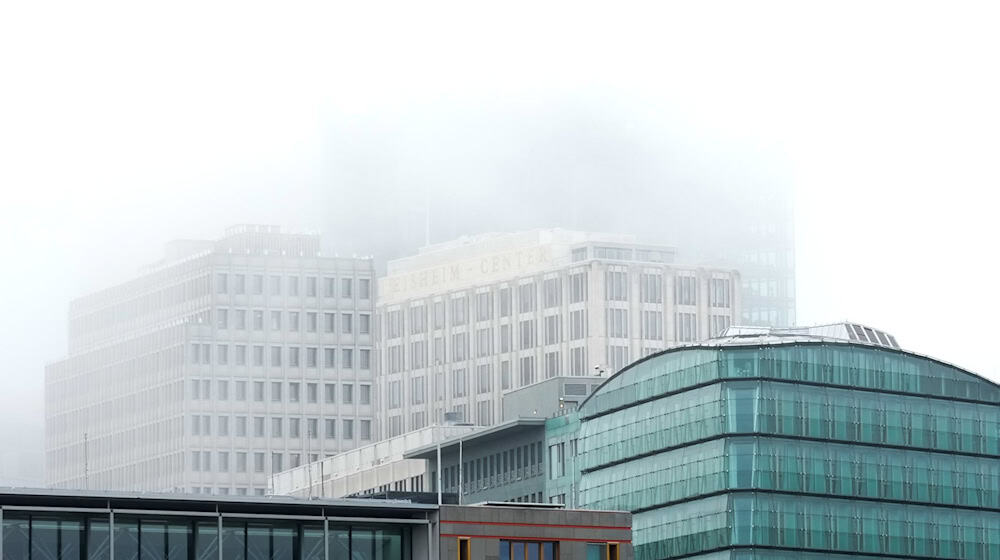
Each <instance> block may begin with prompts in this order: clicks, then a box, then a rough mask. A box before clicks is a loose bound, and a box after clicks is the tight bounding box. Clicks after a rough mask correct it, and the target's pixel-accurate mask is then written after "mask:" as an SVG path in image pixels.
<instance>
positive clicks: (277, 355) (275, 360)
mask: <svg viewBox="0 0 1000 560" xmlns="http://www.w3.org/2000/svg"><path fill="white" fill-rule="evenodd" d="M271 367H281V346H272V347H271Z"/></svg>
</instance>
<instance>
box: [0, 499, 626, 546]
mask: <svg viewBox="0 0 1000 560" xmlns="http://www.w3.org/2000/svg"><path fill="white" fill-rule="evenodd" d="M424 497H425V498H426V497H429V496H424ZM630 518H631V516H630V515H629V514H628V513H625V512H583V511H569V510H564V509H548V508H539V507H509V506H489V505H484V506H469V507H458V506H438V505H436V504H431V503H426V502H423V503H421V502H418V501H410V502H402V501H392V502H387V501H384V500H308V501H307V500H297V499H293V498H269V499H267V500H266V501H263V500H258V499H254V498H252V497H244V498H238V497H218V496H205V497H200V496H191V495H187V496H180V495H177V494H171V495H143V494H138V495H137V494H114V493H68V492H65V491H62V492H59V491H56V492H51V491H20V492H18V491H8V492H3V493H0V527H2V530H0V558H2V559H3V560H25V559H49V558H51V559H58V560H138V559H140V558H141V559H143V560H217V559H220V558H225V559H226V560H257V559H265V558H266V559H270V560H326V559H328V558H329V559H333V558H350V559H352V560H429V559H431V558H434V559H438V560H453V559H458V560H488V559H492V560H498V559H503V560H559V559H560V558H563V559H566V560H570V559H578V558H580V559H582V558H587V559H588V560H591V559H593V560H631V559H632V549H631V544H630V543H631V530H630V525H631V523H630Z"/></svg>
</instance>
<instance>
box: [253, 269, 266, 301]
mask: <svg viewBox="0 0 1000 560" xmlns="http://www.w3.org/2000/svg"><path fill="white" fill-rule="evenodd" d="M253 293H254V295H257V296H259V295H263V294H264V275H263V274H254V275H253Z"/></svg>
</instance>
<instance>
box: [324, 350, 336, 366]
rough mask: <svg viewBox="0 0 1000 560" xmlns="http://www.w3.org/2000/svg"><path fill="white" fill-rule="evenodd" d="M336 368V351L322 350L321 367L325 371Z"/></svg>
mask: <svg viewBox="0 0 1000 560" xmlns="http://www.w3.org/2000/svg"><path fill="white" fill-rule="evenodd" d="M336 366H337V349H336V348H324V349H323V367H325V368H327V369H332V368H334V367H336Z"/></svg>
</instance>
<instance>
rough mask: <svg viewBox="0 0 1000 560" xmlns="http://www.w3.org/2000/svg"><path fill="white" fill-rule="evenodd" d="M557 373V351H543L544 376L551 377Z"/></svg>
mask: <svg viewBox="0 0 1000 560" xmlns="http://www.w3.org/2000/svg"><path fill="white" fill-rule="evenodd" d="M557 375H559V352H546V353H545V378H546V379H551V378H553V377H555V376H557Z"/></svg>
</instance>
